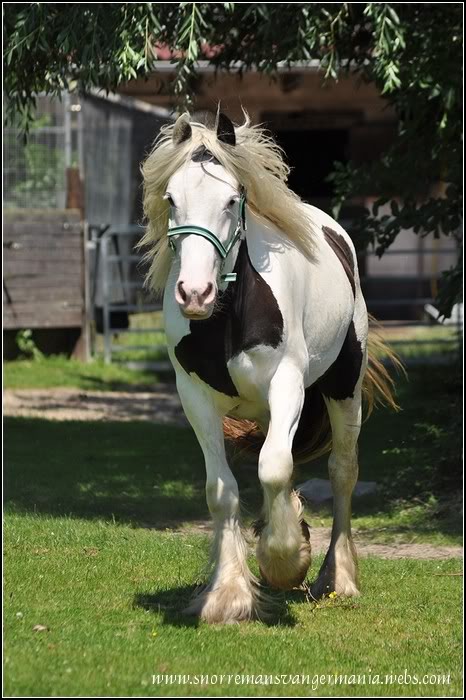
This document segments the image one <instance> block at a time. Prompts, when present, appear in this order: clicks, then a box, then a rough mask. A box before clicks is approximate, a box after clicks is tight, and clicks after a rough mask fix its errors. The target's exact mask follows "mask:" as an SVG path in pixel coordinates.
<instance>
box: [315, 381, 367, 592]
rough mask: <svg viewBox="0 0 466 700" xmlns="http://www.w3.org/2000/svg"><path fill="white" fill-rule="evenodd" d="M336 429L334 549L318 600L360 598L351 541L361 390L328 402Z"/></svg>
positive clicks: (321, 577) (322, 576) (323, 569)
mask: <svg viewBox="0 0 466 700" xmlns="http://www.w3.org/2000/svg"><path fill="white" fill-rule="evenodd" d="M326 403H327V409H328V413H329V417H330V423H331V426H332V452H331V454H330V458H329V462H328V469H329V475H330V481H331V484H332V491H333V527H332V538H331V542H330V547H329V550H328V552H327V555H326V557H325V559H324V562H323V564H322V566H321V569H320V572H319V575H318V577H317V580H316V581H315V582H314V584H313V585H312V588H311V591H312V595H313V596H314V597H315V598H321V597H322V596H323V595H327V594H328V593H332V592H333V591H335V592H336V593H337V594H339V595H348V596H351V595H358V594H359V591H358V568H357V557H356V549H355V547H354V544H353V540H352V537H351V495H352V493H353V489H354V487H355V485H356V481H357V478H358V456H357V441H358V437H359V431H360V427H361V390H360V386H358V388H357V389H356V391H355V393H354V398H351V399H345V400H343V401H335V400H333V399H326Z"/></svg>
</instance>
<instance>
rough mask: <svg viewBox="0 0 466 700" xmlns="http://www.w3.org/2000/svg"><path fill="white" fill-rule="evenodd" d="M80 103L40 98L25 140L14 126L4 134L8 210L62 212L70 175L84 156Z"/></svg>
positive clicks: (68, 98) (67, 97)
mask: <svg viewBox="0 0 466 700" xmlns="http://www.w3.org/2000/svg"><path fill="white" fill-rule="evenodd" d="M79 110H80V105H79V102H78V97H77V96H74V95H69V94H68V93H66V94H64V95H63V97H62V99H61V100H58V99H51V98H49V97H45V96H42V95H40V96H38V97H37V108H36V112H35V118H34V121H33V122H32V124H31V127H30V132H29V134H28V137H27V139H26V138H25V136H24V133H23V132H22V130H21V129H20V128H19V126H16V125H15V124H8V125H7V127H6V128H5V129H4V145H3V193H4V207H6V208H18V209H64V208H65V206H66V170H67V168H70V167H78V166H79V164H80V160H81V155H80V143H79V141H80V128H79Z"/></svg>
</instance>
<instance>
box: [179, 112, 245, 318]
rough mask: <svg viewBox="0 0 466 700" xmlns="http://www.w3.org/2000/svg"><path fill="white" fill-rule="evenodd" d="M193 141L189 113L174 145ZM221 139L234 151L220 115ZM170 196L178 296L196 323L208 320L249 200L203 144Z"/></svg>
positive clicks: (232, 135)
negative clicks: (176, 262)
mask: <svg viewBox="0 0 466 700" xmlns="http://www.w3.org/2000/svg"><path fill="white" fill-rule="evenodd" d="M191 138H192V128H191V125H190V123H189V119H188V117H187V115H183V116H181V117H180V118H179V119H178V121H177V123H176V125H175V128H174V130H173V141H174V142H175V144H181V143H182V142H184V141H187V140H188V139H191ZM217 139H218V140H220V141H223V142H224V143H226V144H228V145H229V147H232V148H234V147H235V143H236V138H235V130H234V127H233V124H232V123H231V121H230V120H229V119H228V118H227V117H225V116H224V115H222V114H220V115H219V118H218V124H217ZM165 198H166V199H167V200H168V202H169V205H170V215H169V230H168V235H169V240H170V245H171V247H172V248H173V250H174V252H175V254H176V256H177V258H178V265H179V274H178V278H177V281H176V284H175V298H176V301H177V302H178V304H179V306H180V309H181V312H182V314H183V315H184V316H185V317H186V318H189V319H191V320H201V319H206V318H208V317H209V316H210V315H211V314H212V311H213V309H214V305H215V300H216V297H217V293H218V286H219V283H220V282H221V279H222V277H225V276H224V275H222V273H223V272H224V268H225V270H227V269H228V270H231V269H232V263H233V262H234V259H233V256H234V255H235V254H236V251H237V246H236V243H237V241H238V239H239V237H240V234H241V232H242V230H243V219H244V212H243V208H244V198H243V195H242V192H241V188H240V186H239V183H238V182H237V181H236V180H235V178H234V177H233V176H232V175H231V174H230V173H229V172H228V171H227V170H226V169H225V168H224V167H223V166H222V165H221V164H220V163H219V161H218V160H217V159H216V158H215V157H214V156H213V155H212V154H211V153H210V151H209V150H208V149H207V148H206V147H205V146H203V145H201V146H199V148H196V149H195V150H194V152H193V154H192V158H191V159H190V160H189V161H188V162H187V163H185V164H184V165H183V166H182V167H181V168H180V169H179V170H177V172H175V174H174V175H173V176H172V177H171V178H170V180H169V181H168V185H167V190H166V194H165Z"/></svg>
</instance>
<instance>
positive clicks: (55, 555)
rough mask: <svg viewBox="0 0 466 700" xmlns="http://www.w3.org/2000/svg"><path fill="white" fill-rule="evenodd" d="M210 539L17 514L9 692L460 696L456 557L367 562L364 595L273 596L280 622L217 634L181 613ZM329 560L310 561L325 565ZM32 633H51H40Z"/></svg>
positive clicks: (8, 601)
mask: <svg viewBox="0 0 466 700" xmlns="http://www.w3.org/2000/svg"><path fill="white" fill-rule="evenodd" d="M207 539H208V538H207V537H205V536H202V535H197V536H196V535H192V534H191V535H188V534H184V533H182V532H181V533H177V532H174V531H169V532H164V531H163V530H159V531H153V530H148V529H143V528H132V527H130V526H128V525H116V524H115V523H114V522H112V521H111V520H110V521H106V520H104V519H95V520H89V519H82V518H74V517H69V518H66V517H58V518H56V517H50V516H47V517H46V516H41V515H34V514H29V515H22V516H19V515H11V516H10V517H9V518H8V519H7V522H6V528H5V568H6V570H5V577H6V578H5V581H6V583H5V589H4V592H5V608H4V624H5V640H6V646H5V694H6V695H7V696H10V695H12V696H20V695H22V696H31V695H39V696H45V697H50V696H71V695H78V696H86V695H91V696H110V697H112V696H124V695H128V696H130V697H131V696H140V695H142V696H151V695H161V696H165V695H180V696H183V695H199V696H205V695H209V696H210V695H217V696H218V695H259V696H262V695H264V694H265V695H274V696H276V695H285V696H287V695H323V696H326V695H340V693H342V694H344V695H355V696H358V695H367V696H376V695H380V696H385V695H392V696H395V697H399V696H400V695H406V696H411V695H422V696H426V695H432V696H435V695H436V696H438V695H439V694H440V695H442V696H444V695H458V694H460V692H461V685H460V683H461V681H460V664H461V621H460V620H461V618H460V615H459V614H458V613H459V609H460V601H461V579H460V577H458V576H455V575H452V574H456V573H458V571H459V569H460V562H459V561H458V560H450V561H442V562H428V561H427V562H420V561H408V560H401V561H383V560H379V559H365V560H363V561H362V562H361V576H362V580H363V593H364V595H363V596H362V597H361V598H360V599H358V600H357V601H349V602H345V601H343V600H338V599H336V600H334V601H328V602H325V603H321V604H319V605H315V604H313V603H310V602H308V601H307V600H306V598H305V596H304V594H302V593H300V592H293V593H290V594H288V595H277V613H276V619H275V620H274V623H273V624H271V625H265V624H263V623H260V622H254V623H248V624H243V625H230V626H226V627H220V626H214V627H209V626H207V625H205V624H197V623H196V622H195V621H194V620H190V619H188V618H185V617H184V616H183V615H182V614H181V613H180V611H181V609H182V607H183V605H185V604H186V602H187V600H188V598H189V595H190V593H191V592H192V589H193V585H194V584H195V582H196V581H197V580H198V577H199V572H200V571H201V569H202V567H203V565H204V563H205V559H206V556H207ZM318 565H319V560H318V559H316V561H315V562H314V563H313V571H317V567H318ZM36 625H42V626H43V627H46V628H47V629H46V630H43V631H34V627H35V626H36ZM405 669H406V670H407V672H408V673H409V674H410V675H417V676H418V677H421V676H423V675H424V674H434V673H435V674H439V673H440V674H450V681H451V682H450V684H449V685H439V684H437V683H436V684H434V685H429V686H420V685H418V686H415V685H405V684H401V685H400V684H398V683H396V684H393V685H390V686H386V685H377V686H374V685H368V684H366V685H357V686H356V685H354V684H353V685H351V684H350V685H348V686H345V687H344V688H343V689H340V690H338V691H335V688H334V687H333V688H332V687H331V686H322V687H320V688H319V689H317V690H314V691H312V689H311V686H310V685H304V686H303V685H289V684H283V685H273V686H269V687H266V686H262V685H259V686H252V685H250V686H247V685H240V686H237V685H235V684H234V682H233V683H230V684H229V683H228V682H223V683H219V682H217V683H216V684H212V685H203V686H200V685H195V684H194V680H193V679H191V680H193V684H190V683H189V681H188V679H186V680H185V682H181V683H174V684H171V685H168V686H167V685H157V684H155V685H154V684H153V682H152V676H153V675H157V674H183V675H188V674H191V675H192V676H193V677H194V676H195V675H200V674H233V675H235V674H254V675H255V676H259V675H260V674H273V675H274V676H275V675H277V674H285V675H286V674H291V675H292V676H293V677H295V676H296V675H297V674H305V675H309V677H310V681H311V682H312V679H313V678H314V677H315V676H316V675H319V676H320V675H321V674H342V675H343V674H348V675H351V674H368V673H369V672H371V673H372V674H373V675H376V674H380V677H381V678H384V677H385V674H396V675H397V676H398V675H402V674H403V673H404V672H405Z"/></svg>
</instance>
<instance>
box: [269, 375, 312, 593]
mask: <svg viewBox="0 0 466 700" xmlns="http://www.w3.org/2000/svg"><path fill="white" fill-rule="evenodd" d="M303 401H304V387H303V375H302V372H300V371H299V369H297V368H296V367H295V366H293V365H289V364H282V365H281V366H280V367H279V368H278V370H277V372H276V373H275V376H274V377H273V379H272V382H271V386H270V391H269V408H270V424H269V429H268V433H267V437H266V440H265V442H264V445H263V447H262V450H261V453H260V456H259V478H260V481H261V483H262V486H263V489H264V523H263V524H262V526H261V527H260V528H258V534H260V539H259V543H258V545H257V559H258V562H259V567H260V570H261V573H262V575H263V577H264V578H265V579H266V580H267V581H268V582H269V583H270V585H272V586H274V587H275V588H280V589H285V590H286V589H289V588H293V587H295V586H298V585H299V584H300V583H301V582H302V581H303V580H304V578H305V576H306V573H307V570H308V568H309V564H310V562H311V546H310V543H309V532H308V527H307V525H306V523H305V522H304V521H303V520H302V506H301V502H300V500H299V498H298V496H297V495H296V493H294V492H293V491H292V490H291V477H292V473H293V456H292V445H293V437H294V434H295V432H296V429H297V427H298V422H299V418H300V415H301V410H302V407H303Z"/></svg>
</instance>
